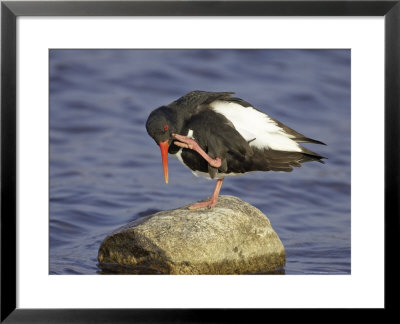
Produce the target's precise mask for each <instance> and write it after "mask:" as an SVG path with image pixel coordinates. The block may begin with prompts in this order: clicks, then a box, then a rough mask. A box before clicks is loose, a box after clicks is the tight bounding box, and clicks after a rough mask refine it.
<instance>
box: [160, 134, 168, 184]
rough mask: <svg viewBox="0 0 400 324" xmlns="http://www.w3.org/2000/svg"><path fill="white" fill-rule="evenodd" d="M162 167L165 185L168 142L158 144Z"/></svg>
mask: <svg viewBox="0 0 400 324" xmlns="http://www.w3.org/2000/svg"><path fill="white" fill-rule="evenodd" d="M160 150H161V158H162V165H163V169H164V179H165V183H168V140H166V141H164V142H160Z"/></svg>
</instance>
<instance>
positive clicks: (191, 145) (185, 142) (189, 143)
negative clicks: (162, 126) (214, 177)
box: [172, 134, 222, 168]
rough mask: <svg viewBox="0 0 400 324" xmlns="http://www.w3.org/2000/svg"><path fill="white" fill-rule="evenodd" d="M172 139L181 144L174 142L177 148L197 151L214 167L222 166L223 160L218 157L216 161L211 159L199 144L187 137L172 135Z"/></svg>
mask: <svg viewBox="0 0 400 324" xmlns="http://www.w3.org/2000/svg"><path fill="white" fill-rule="evenodd" d="M172 137H173V138H175V139H177V140H178V141H179V142H176V141H174V144H175V145H176V146H179V147H182V148H187V149H191V150H193V151H196V152H197V153H199V154H200V155H201V156H202V157H203V158H204V159H205V160H206V161H207V162H208V164H209V165H211V166H212V167H214V168H219V167H220V166H221V165H222V160H221V159H220V158H218V157H217V158H215V159H213V158H211V157H210V156H209V155H208V154H207V153H206V152H204V151H203V149H202V148H201V147H200V145H199V144H197V142H196V141H195V140H194V139H192V138H189V137H186V136H182V135H179V134H172Z"/></svg>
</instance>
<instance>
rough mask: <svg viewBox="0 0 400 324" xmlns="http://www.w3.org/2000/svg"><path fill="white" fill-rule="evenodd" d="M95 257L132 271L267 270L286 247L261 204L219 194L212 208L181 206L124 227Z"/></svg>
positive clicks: (280, 260)
mask: <svg viewBox="0 0 400 324" xmlns="http://www.w3.org/2000/svg"><path fill="white" fill-rule="evenodd" d="M98 260H99V262H100V266H102V268H107V267H109V268H110V267H112V266H113V265H116V264H117V265H118V266H121V265H122V266H129V267H132V269H135V271H133V273H138V272H139V273H140V272H141V273H163V274H240V273H268V272H273V271H276V270H279V269H282V267H283V266H284V265H285V250H284V247H283V244H282V242H281V241H280V239H279V237H278V235H277V234H276V233H275V231H274V230H273V229H272V227H271V224H270V222H269V220H268V218H267V217H266V216H265V215H264V214H263V213H262V212H261V211H260V210H259V209H257V208H255V207H253V206H251V205H250V204H248V203H246V202H244V201H242V200H240V199H238V198H236V197H232V196H220V197H219V199H218V204H217V206H216V207H215V208H213V209H204V208H203V209H198V210H188V209H187V206H185V207H181V208H178V209H174V210H167V211H161V212H158V213H156V214H153V215H150V216H145V217H141V218H139V219H137V220H135V221H133V222H131V223H129V224H127V225H125V226H123V227H122V228H120V229H118V230H117V231H115V232H114V233H112V234H110V235H109V236H108V237H106V239H105V240H104V241H103V242H102V244H101V246H100V249H99V253H98ZM125 268H126V267H125ZM138 269H139V270H138ZM140 269H142V270H143V271H140Z"/></svg>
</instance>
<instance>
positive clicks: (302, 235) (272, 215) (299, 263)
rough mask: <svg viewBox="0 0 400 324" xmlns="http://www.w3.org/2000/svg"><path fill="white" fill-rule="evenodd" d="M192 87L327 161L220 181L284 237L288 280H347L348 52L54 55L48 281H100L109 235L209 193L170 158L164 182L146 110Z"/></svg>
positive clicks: (225, 190) (226, 190)
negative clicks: (231, 100) (276, 126)
mask: <svg viewBox="0 0 400 324" xmlns="http://www.w3.org/2000/svg"><path fill="white" fill-rule="evenodd" d="M192 90H207V91H234V92H235V93H236V96H238V97H241V98H243V99H245V100H246V101H248V102H250V103H251V104H252V105H254V106H255V107H257V108H259V109H260V110H262V111H264V112H266V113H267V114H269V115H270V116H271V117H273V118H276V119H278V120H279V121H281V122H283V123H284V124H286V125H288V126H289V127H291V128H294V129H295V130H297V131H298V132H300V133H303V134H305V135H306V136H308V137H311V138H315V139H318V140H320V141H323V142H325V143H326V144H327V146H320V145H305V146H307V147H308V148H310V149H312V150H314V151H316V152H318V153H320V154H322V155H324V156H327V157H328V160H326V164H320V163H316V162H311V163H306V164H303V166H302V167H301V168H299V169H297V168H296V169H295V170H294V171H293V172H290V173H280V172H277V173H274V172H263V173H262V172H256V173H251V174H247V175H244V176H242V177H229V178H227V179H226V180H225V181H224V185H223V187H222V191H221V194H222V195H224V194H225V195H234V196H237V197H239V198H241V199H242V200H244V201H247V202H248V203H250V204H252V205H254V206H256V207H257V208H259V209H261V210H262V211H263V212H264V213H265V214H266V215H267V216H268V218H269V219H270V221H271V224H272V226H273V228H274V229H275V231H276V232H277V233H278V235H279V237H280V238H281V240H282V242H283V244H284V246H285V249H286V254H287V260H286V267H285V269H284V270H285V273H286V274H349V273H350V269H351V265H350V51H349V50H51V51H50V273H51V274H96V273H99V268H98V267H97V251H98V248H99V246H100V243H101V241H102V240H103V239H104V238H105V237H106V236H107V234H108V233H110V232H111V231H112V230H114V229H116V228H118V227H120V226H122V225H124V224H126V223H128V222H130V221H132V220H134V219H135V218H137V217H140V216H141V215H146V214H149V213H152V212H154V211H158V210H163V209H172V208H176V207H179V206H182V205H186V204H188V203H191V202H193V201H196V200H199V199H203V198H205V197H207V196H209V195H210V194H211V192H212V189H213V187H214V182H213V181H209V180H206V179H202V178H196V177H195V176H193V175H192V173H191V172H190V171H189V170H188V169H187V168H185V167H184V166H182V165H181V164H180V163H179V162H178V161H177V160H175V159H170V167H169V184H168V185H166V184H165V183H164V180H163V175H162V167H161V157H160V151H159V148H158V147H157V146H156V145H155V143H154V141H153V140H152V139H151V138H150V137H149V136H148V134H147V132H146V129H145V122H146V119H147V117H148V115H149V113H150V112H151V111H152V110H153V109H155V108H157V107H159V106H161V105H163V104H168V103H170V102H171V101H173V100H175V99H177V98H178V97H180V96H182V95H183V94H185V93H187V92H189V91H192Z"/></svg>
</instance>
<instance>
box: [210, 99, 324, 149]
mask: <svg viewBox="0 0 400 324" xmlns="http://www.w3.org/2000/svg"><path fill="white" fill-rule="evenodd" d="M210 106H211V108H212V109H213V110H214V111H215V112H218V113H220V114H222V115H223V116H225V117H226V118H227V119H228V120H229V121H230V122H231V123H232V124H233V125H234V127H235V128H236V129H237V131H238V132H239V133H240V134H241V135H242V136H243V137H244V138H245V139H246V140H247V141H250V146H252V147H256V148H258V149H269V150H277V151H288V152H302V147H301V146H300V145H299V144H297V143H298V142H305V141H308V142H313V140H311V139H308V138H306V137H305V136H304V135H302V134H300V133H297V132H296V131H294V130H292V129H291V128H289V127H286V126H285V125H283V124H282V123H280V122H278V121H276V120H275V119H273V118H271V117H269V116H268V115H267V114H265V113H263V112H261V111H259V110H258V109H256V108H254V107H252V106H251V105H249V104H248V103H246V102H244V101H241V99H238V98H230V99H229V98H226V99H225V100H216V101H213V102H212V103H210ZM314 142H318V141H314Z"/></svg>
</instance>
